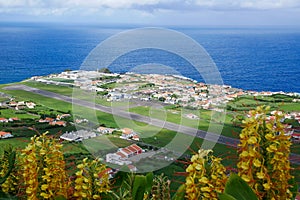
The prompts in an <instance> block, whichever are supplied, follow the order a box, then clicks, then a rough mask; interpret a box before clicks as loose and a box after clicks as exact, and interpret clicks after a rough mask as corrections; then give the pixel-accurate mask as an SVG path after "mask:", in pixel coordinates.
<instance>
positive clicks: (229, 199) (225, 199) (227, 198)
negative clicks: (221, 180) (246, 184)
mask: <svg viewBox="0 0 300 200" xmlns="http://www.w3.org/2000/svg"><path fill="white" fill-rule="evenodd" d="M218 196H219V200H237V199H236V198H234V197H233V196H231V195H229V194H226V193H223V194H219V195H218Z"/></svg>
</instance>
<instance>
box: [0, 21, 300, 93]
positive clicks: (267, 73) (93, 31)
mask: <svg viewBox="0 0 300 200" xmlns="http://www.w3.org/2000/svg"><path fill="white" fill-rule="evenodd" d="M132 28H136V27H134V26H96V25H78V26H76V25H63V24H31V23H13V24H9V23H1V24H0V46H1V53H0V83H1V84H2V83H12V82H18V81H21V80H24V79H26V78H30V77H32V76H37V75H47V74H51V73H60V72H62V71H64V70H66V69H71V70H77V69H79V68H80V66H81V64H82V62H83V61H84V59H85V58H86V56H87V55H88V54H89V52H90V51H91V50H93V49H94V48H95V47H96V46H97V45H98V44H99V43H100V42H102V41H103V40H105V39H107V38H108V37H110V36H112V35H114V34H117V33H120V32H121V31H125V30H128V29H132ZM167 28H170V29H173V30H176V31H179V32H182V33H184V34H186V35H187V36H189V37H191V38H192V39H194V40H195V41H197V42H198V43H199V44H201V45H202V46H203V47H204V48H205V50H206V51H207V52H208V54H209V55H210V56H211V58H212V59H213V60H214V62H215V63H216V65H217V67H218V70H219V71H220V74H221V77H222V79H223V82H224V84H226V85H231V86H232V87H235V88H241V89H245V90H255V91H274V92H275V91H284V92H298V93H299V92H300V84H299V80H300V28H293V27H167ZM147 63H157V64H161V65H164V66H169V67H173V68H174V69H176V70H177V71H179V72H180V74H182V75H184V76H187V77H189V78H192V79H195V80H197V81H203V80H202V78H201V76H199V75H197V74H196V73H195V72H194V71H193V70H191V66H190V63H188V62H187V61H185V60H184V59H182V58H181V57H179V56H176V55H174V54H171V53H168V52H164V51H161V50H157V49H144V50H139V51H133V52H130V53H129V54H127V55H125V56H122V57H120V58H118V59H117V60H116V61H115V62H114V63H112V65H111V66H109V69H110V70H111V71H113V72H119V73H123V72H126V71H130V69H131V68H134V67H136V66H139V65H143V64H147Z"/></svg>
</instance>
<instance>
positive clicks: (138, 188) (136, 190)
mask: <svg viewBox="0 0 300 200" xmlns="http://www.w3.org/2000/svg"><path fill="white" fill-rule="evenodd" d="M145 190H146V177H145V176H143V175H136V176H135V178H134V182H133V188H132V198H133V199H134V200H143V198H144V193H145Z"/></svg>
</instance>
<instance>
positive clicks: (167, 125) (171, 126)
mask: <svg viewBox="0 0 300 200" xmlns="http://www.w3.org/2000/svg"><path fill="white" fill-rule="evenodd" d="M4 89H6V90H24V91H28V92H32V93H36V94H39V95H42V96H45V97H49V98H53V99H57V100H61V101H65V102H68V103H73V104H75V105H79V106H84V107H87V108H90V109H94V110H98V111H101V112H105V113H109V114H113V115H116V116H119V117H124V118H127V119H130V120H134V121H138V122H143V123H147V124H149V125H153V126H156V127H159V128H164V129H168V130H171V131H176V132H180V133H183V134H187V135H190V136H193V137H198V138H202V139H205V140H207V141H210V142H215V143H219V144H224V145H227V146H231V147H234V148H236V147H237V144H238V143H239V140H238V139H235V138H230V137H226V136H223V135H218V134H215V133H211V132H206V131H202V130H198V129H195V128H191V127H187V126H182V125H179V124H175V123H172V122H167V121H163V120H159V119H154V118H150V117H147V116H143V115H139V114H136V113H130V112H126V111H124V110H122V109H112V108H111V107H107V106H103V105H99V104H94V103H92V102H89V101H85V100H81V99H77V98H74V97H68V96H64V95H61V94H57V93H53V92H49V91H45V90H40V89H37V88H33V87H29V86H25V85H13V86H8V87H5V88H4ZM290 161H291V162H292V163H295V164H298V165H300V155H298V154H291V155H290Z"/></svg>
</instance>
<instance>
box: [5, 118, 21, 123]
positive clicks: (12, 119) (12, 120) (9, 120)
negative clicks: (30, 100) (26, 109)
mask: <svg viewBox="0 0 300 200" xmlns="http://www.w3.org/2000/svg"><path fill="white" fill-rule="evenodd" d="M19 120H20V119H19V118H17V117H10V118H8V119H6V118H3V117H0V123H8V122H14V121H19Z"/></svg>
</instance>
